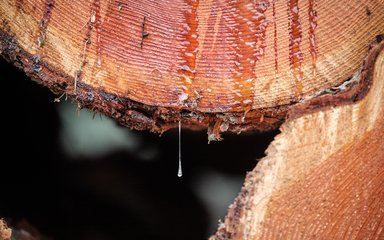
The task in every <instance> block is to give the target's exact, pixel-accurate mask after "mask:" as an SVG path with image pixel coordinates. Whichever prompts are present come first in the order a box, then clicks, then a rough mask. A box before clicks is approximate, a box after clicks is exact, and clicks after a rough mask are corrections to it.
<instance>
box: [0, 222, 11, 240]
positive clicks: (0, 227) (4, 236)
mask: <svg viewBox="0 0 384 240" xmlns="http://www.w3.org/2000/svg"><path fill="white" fill-rule="evenodd" d="M11 235H12V230H11V229H10V228H8V226H7V224H6V223H5V222H4V220H3V219H0V240H11Z"/></svg>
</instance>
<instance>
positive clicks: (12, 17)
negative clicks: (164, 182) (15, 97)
mask: <svg viewBox="0 0 384 240" xmlns="http://www.w3.org/2000/svg"><path fill="white" fill-rule="evenodd" d="M383 8H384V3H383V2H382V1H380V0H369V1H364V2H361V1H357V0H354V1H347V0H343V1H337V2H329V1H313V0H300V1H299V0H286V1H264V0H263V1H253V2H236V1H216V0H207V1H198V0H194V1H190V0H177V1H164V0H161V1H150V0H141V1H131V0H124V1H115V0H112V1H100V0H88V1H73V2H71V3H70V4H69V3H68V1H67V0H38V1H35V0H22V1H20V0H3V1H1V3H0V23H1V24H0V33H1V34H0V42H1V45H0V49H1V52H2V55H3V56H4V57H6V58H7V59H8V60H10V61H11V62H14V63H15V64H17V65H19V66H21V67H22V68H23V69H24V71H26V72H27V73H28V74H29V75H30V76H31V77H32V78H34V79H36V80H38V81H39V82H41V83H43V84H45V85H47V86H48V87H50V88H51V89H53V90H54V91H56V92H66V93H67V94H68V95H69V96H71V97H73V98H74V99H76V100H77V101H78V102H80V105H81V106H84V107H89V108H92V109H96V110H99V111H102V112H105V113H106V114H108V115H111V116H112V117H114V118H116V119H117V120H118V121H119V122H121V123H122V124H124V125H127V126H129V127H131V128H135V129H148V130H152V131H156V132H162V131H165V130H167V129H169V128H170V127H174V126H175V125H176V123H177V122H178V120H180V119H181V120H182V122H183V126H186V127H188V126H189V127H205V128H207V127H208V128H209V132H210V135H212V136H213V138H219V133H220V132H224V131H234V132H241V131H247V130H251V129H257V130H268V129H271V128H274V127H276V126H278V125H280V124H281V123H282V122H283V120H284V118H285V114H286V112H287V110H288V108H289V106H290V105H292V104H296V103H298V102H301V101H303V100H305V99H308V98H313V97H316V96H317V95H319V94H320V93H321V92H322V91H323V90H325V89H329V88H331V87H335V86H337V85H340V84H341V83H342V82H343V81H345V80H346V79H348V78H349V77H350V76H351V75H352V74H353V73H354V72H355V71H357V70H358V68H359V66H360V63H361V61H362V60H363V58H364V56H365V55H366V52H367V48H368V46H369V44H370V43H371V42H372V41H373V40H374V38H375V37H376V36H377V35H378V34H381V33H383V32H384V15H383V14H382V9H383ZM352 12H353V14H351V13H352Z"/></svg>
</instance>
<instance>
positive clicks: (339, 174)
mask: <svg viewBox="0 0 384 240" xmlns="http://www.w3.org/2000/svg"><path fill="white" fill-rule="evenodd" d="M382 39H383V38H382V37H378V38H377V41H378V42H376V43H375V44H373V45H372V47H371V49H370V51H369V54H368V56H367V58H366V59H365V61H364V63H363V65H362V68H361V70H360V71H359V72H358V74H357V75H356V76H355V78H357V79H359V80H358V81H357V80H356V79H353V81H351V82H350V83H349V84H348V83H347V84H346V86H343V87H340V88H335V89H334V90H335V92H326V93H325V94H322V95H321V96H319V97H318V98H317V99H314V100H310V101H308V102H303V103H301V104H298V105H296V106H295V107H293V108H292V109H290V111H289V113H288V116H289V117H288V120H287V122H285V123H284V124H283V125H282V126H281V127H280V130H281V133H280V134H279V135H277V136H276V138H275V140H274V141H273V142H272V143H271V144H270V146H269V147H268V149H267V151H266V153H267V156H266V157H264V158H263V159H261V160H260V161H259V162H258V164H257V166H256V167H255V168H254V169H253V170H252V171H251V172H249V173H248V174H247V176H246V179H245V182H244V186H243V188H242V189H241V191H240V193H239V195H238V197H237V198H236V200H235V201H234V203H233V204H232V205H231V206H230V207H229V211H228V214H227V216H226V218H225V221H224V223H222V224H220V226H219V228H218V230H217V232H216V234H215V235H213V236H212V237H211V238H210V240H226V239H242V240H247V239H383V238H384V201H383V199H384V188H383V187H382V183H383V182H384V148H383V147H382V146H383V144H384V140H383V138H382V135H383V133H384V42H383V41H382ZM345 88H346V89H347V90H345Z"/></svg>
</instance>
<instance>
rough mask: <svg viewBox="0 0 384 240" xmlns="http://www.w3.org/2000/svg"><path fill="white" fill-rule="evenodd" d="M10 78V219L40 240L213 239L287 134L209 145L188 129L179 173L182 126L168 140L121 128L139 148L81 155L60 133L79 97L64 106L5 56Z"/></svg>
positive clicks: (4, 169)
mask: <svg viewBox="0 0 384 240" xmlns="http://www.w3.org/2000/svg"><path fill="white" fill-rule="evenodd" d="M0 80H1V84H2V85H1V86H2V87H1V89H2V91H1V94H0V98H1V112H2V114H1V119H2V124H1V127H2V134H1V136H2V147H1V150H2V157H1V160H0V182H1V190H0V217H3V218H5V219H6V220H7V221H8V223H10V224H11V225H12V226H13V227H14V228H15V229H19V230H20V229H24V230H26V231H29V232H30V233H31V234H32V235H35V236H38V235H39V234H38V233H36V232H35V233H34V231H38V232H40V234H41V235H40V238H46V239H81V240H86V239H87V240H88V239H89V240H91V239H92V240H98V239H158V240H161V239H168V240H169V239H186V240H188V239H206V238H207V237H208V236H209V235H210V234H213V233H214V229H215V226H216V225H217V221H218V220H219V219H220V218H221V219H223V217H224V216H225V214H226V209H227V206H228V204H229V203H231V202H233V200H234V198H235V197H236V194H237V192H239V190H240V188H241V184H242V179H244V176H245V174H246V172H247V171H250V170H252V169H253V167H254V166H255V165H256V162H257V159H259V158H261V157H262V156H263V153H264V151H265V149H266V148H267V146H268V144H269V143H270V142H271V141H272V139H273V137H274V136H275V135H276V134H277V131H276V132H272V133H268V134H240V135H235V134H227V135H224V136H223V137H224V140H223V141H222V142H213V143H211V144H207V135H206V133H205V132H192V131H188V130H183V132H182V162H183V173H184V175H183V177H182V178H178V177H177V176H176V173H177V160H178V137H177V131H176V130H172V131H169V132H167V133H164V134H163V136H161V137H159V136H158V135H156V134H153V133H148V132H136V131H129V130H127V129H125V128H121V131H125V132H124V133H126V134H128V135H130V136H135V138H134V139H139V140H140V143H139V144H136V147H135V148H131V149H124V148H114V149H112V150H111V151H109V152H107V153H105V154H101V155H100V156H98V155H97V156H92V157H91V156H90V155H86V154H83V155H81V154H80V155H79V154H78V155H73V154H72V155H71V154H68V153H67V152H66V150H65V148H63V147H62V143H61V142H62V141H63V140H62V138H60V136H61V135H60V134H62V133H61V131H65V129H66V127H65V126H64V122H63V120H62V118H61V117H60V116H62V115H60V111H62V109H63V106H68V104H69V103H70V100H68V101H67V102H65V101H64V100H63V99H64V98H65V97H64V98H62V101H61V102H60V103H54V101H53V100H54V98H55V97H57V96H55V95H54V94H52V93H51V92H50V91H49V90H47V89H46V88H43V87H41V86H39V85H37V84H36V83H35V82H33V81H31V80H30V79H29V78H27V77H26V76H25V75H24V74H23V72H21V71H20V70H18V69H17V68H15V67H13V66H12V65H11V64H9V63H7V62H6V61H5V60H3V59H0ZM63 104H64V105H63ZM65 104H66V105H65ZM72 105H73V106H72V107H73V109H74V110H73V111H74V112H75V111H76V108H75V107H74V104H72ZM61 114H63V113H61ZM64 114H67V113H64ZM81 114H82V113H81ZM81 114H80V115H81ZM67 115H68V114H67ZM81 116H82V115H81ZM87 116H88V115H86V117H87ZM97 117H98V116H97ZM69 118H70V119H72V118H73V121H77V118H79V117H78V116H77V115H76V114H73V117H71V116H69ZM88 118H89V117H88ZM103 118H106V117H103ZM90 121H92V119H91V120H90ZM79 124H80V123H79ZM80 127H81V126H80ZM96 130H97V129H96ZM96 130H95V131H96ZM92 137H94V136H92ZM99 137H100V138H102V135H101V136H99ZM60 139H61V140H60ZM69 144H71V143H69ZM147 152H152V153H151V154H149V155H150V156H149V157H148V156H147V157H144V156H145V154H146V153H147ZM139 153H140V154H139ZM204 199H205V200H204ZM206 199H208V200H209V201H210V202H211V205H210V204H207V200H206ZM209 201H208V202H209ZM212 203H213V205H212ZM220 206H223V207H220ZM213 208H215V209H216V210H215V211H213ZM42 236H44V237H42ZM37 238H39V237H37Z"/></svg>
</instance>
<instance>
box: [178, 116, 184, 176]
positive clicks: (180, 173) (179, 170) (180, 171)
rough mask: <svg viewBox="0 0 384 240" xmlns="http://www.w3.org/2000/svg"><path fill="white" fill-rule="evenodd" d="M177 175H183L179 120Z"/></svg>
mask: <svg viewBox="0 0 384 240" xmlns="http://www.w3.org/2000/svg"><path fill="white" fill-rule="evenodd" d="M177 176H178V177H182V176H183V169H182V167H181V121H180V120H179V168H178V170H177Z"/></svg>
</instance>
